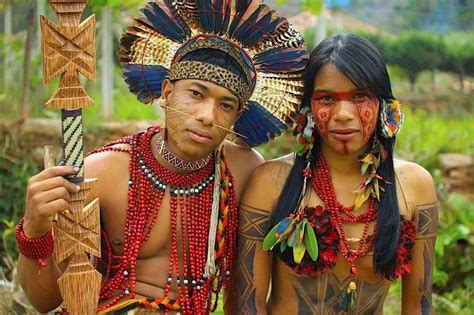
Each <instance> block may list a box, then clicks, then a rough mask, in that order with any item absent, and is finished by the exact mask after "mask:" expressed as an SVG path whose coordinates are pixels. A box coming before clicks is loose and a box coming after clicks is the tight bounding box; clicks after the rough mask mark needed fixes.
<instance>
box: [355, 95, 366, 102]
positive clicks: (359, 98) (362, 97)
mask: <svg viewBox="0 0 474 315" xmlns="http://www.w3.org/2000/svg"><path fill="white" fill-rule="evenodd" d="M368 98H369V96H368V95H366V94H363V93H359V94H355V95H354V96H353V97H352V101H353V102H365V101H366V100H367V99H368Z"/></svg>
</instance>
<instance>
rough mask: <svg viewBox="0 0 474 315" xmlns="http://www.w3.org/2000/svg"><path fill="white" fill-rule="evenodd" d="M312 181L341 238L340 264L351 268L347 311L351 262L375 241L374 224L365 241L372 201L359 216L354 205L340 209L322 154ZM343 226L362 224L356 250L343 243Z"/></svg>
mask: <svg viewBox="0 0 474 315" xmlns="http://www.w3.org/2000/svg"><path fill="white" fill-rule="evenodd" d="M313 178H314V180H313V181H312V187H313V189H314V191H315V192H316V194H317V195H318V196H319V198H321V200H322V201H323V203H324V207H325V208H326V209H327V210H328V211H329V213H330V214H331V220H332V222H333V224H335V226H336V228H337V230H338V232H339V235H340V236H341V237H340V241H339V244H338V248H339V251H340V253H341V254H342V257H343V258H344V260H345V261H347V262H348V263H349V264H350V265H351V267H350V271H349V272H350V282H349V287H348V289H347V295H348V296H347V299H349V300H352V301H349V300H348V301H347V303H348V305H349V306H348V308H350V304H352V303H353V301H354V299H355V290H356V284H355V275H356V273H357V269H356V266H355V262H356V260H357V259H359V258H362V257H365V256H366V255H367V254H368V253H369V251H370V250H371V249H372V246H373V243H374V240H375V237H374V235H375V231H376V229H377V224H375V225H374V228H373V231H372V236H371V237H369V226H370V223H371V222H373V221H375V220H376V219H377V206H376V202H375V199H374V198H370V201H369V202H370V203H369V209H368V210H367V211H366V212H364V213H362V214H359V215H354V214H353V213H351V212H352V210H353V209H354V205H352V206H349V207H344V205H342V204H341V203H340V202H339V201H338V200H337V197H336V192H335V190H334V185H333V182H332V178H331V173H330V171H329V167H328V165H327V163H326V160H325V159H324V157H323V155H322V153H319V155H318V157H317V160H316V166H315V170H314V174H313ZM344 223H350V224H354V223H364V228H363V231H362V235H361V237H360V240H359V246H358V247H357V249H356V250H354V249H352V248H351V247H350V241H349V240H348V239H347V236H346V232H345V230H344V226H343V224H344ZM345 299H346V297H345ZM343 304H344V302H343ZM343 307H344V306H343Z"/></svg>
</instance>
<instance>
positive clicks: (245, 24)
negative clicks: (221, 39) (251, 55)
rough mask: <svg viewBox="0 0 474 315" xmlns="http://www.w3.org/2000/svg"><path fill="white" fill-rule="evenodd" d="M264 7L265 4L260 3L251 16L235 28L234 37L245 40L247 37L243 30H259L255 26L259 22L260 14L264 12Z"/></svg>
mask: <svg viewBox="0 0 474 315" xmlns="http://www.w3.org/2000/svg"><path fill="white" fill-rule="evenodd" d="M264 8H265V6H264V5H263V4H261V5H259V6H258V8H257V9H255V11H253V12H252V14H250V16H249V17H247V18H246V19H245V20H244V21H243V23H241V24H240V25H239V27H238V28H236V29H235V31H234V32H233V33H232V37H234V38H235V39H238V40H245V38H243V36H242V33H243V32H245V31H247V30H248V29H249V28H250V29H251V31H257V30H255V28H254V26H255V24H256V22H257V18H258V16H259V15H260V12H262V10H263V9H264Z"/></svg>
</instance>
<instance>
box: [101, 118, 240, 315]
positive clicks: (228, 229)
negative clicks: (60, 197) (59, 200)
mask: <svg viewBox="0 0 474 315" xmlns="http://www.w3.org/2000/svg"><path fill="white" fill-rule="evenodd" d="M159 131H160V129H159V128H157V127H152V128H150V129H148V131H147V132H145V133H138V134H136V135H135V136H133V137H131V138H130V137H128V138H124V140H123V141H122V142H121V141H117V142H114V143H112V144H117V143H129V144H130V145H131V149H130V151H129V152H130V156H131V158H130V165H129V167H130V179H129V188H128V200H129V201H128V202H129V204H128V210H127V218H126V226H125V231H124V239H125V242H124V250H123V255H112V256H113V258H115V259H116V258H117V257H118V258H119V259H118V261H119V263H116V264H113V263H112V262H111V259H108V261H102V262H101V263H102V264H105V265H106V269H107V272H106V274H110V269H113V270H114V272H115V273H112V276H111V278H109V279H105V281H104V284H103V286H102V288H101V292H100V297H99V298H100V300H106V299H110V298H112V300H111V301H110V302H109V303H108V304H107V305H103V306H101V307H100V308H99V310H104V309H107V308H109V307H110V306H112V305H114V304H116V303H117V302H118V301H120V300H121V299H123V298H130V299H133V298H134V297H135V283H136V264H137V257H138V252H139V250H140V248H141V247H142V246H143V244H144V243H145V242H146V241H147V240H148V239H149V237H150V231H151V229H152V227H153V226H154V224H155V223H156V218H157V215H158V211H159V209H160V206H161V203H162V201H163V197H164V195H165V192H166V190H169V192H170V216H171V253H170V262H169V267H168V279H167V284H166V287H165V297H167V296H168V295H169V293H170V291H171V285H172V283H173V282H175V283H176V284H177V285H178V295H179V297H178V303H179V305H180V308H181V313H182V314H208V313H209V311H210V310H211V308H212V305H211V300H212V294H213V293H216V291H217V294H218V291H219V290H220V288H221V287H222V286H223V285H226V283H227V282H228V280H229V274H230V272H229V271H230V270H231V264H232V262H233V256H234V247H235V242H236V228H237V206H236V198H235V192H234V189H233V180H232V175H231V174H230V171H229V170H228V169H227V167H226V164H225V160H224V157H223V155H221V156H219V157H218V158H219V159H220V161H221V163H220V164H216V163H215V161H216V158H215V157H214V156H213V157H212V158H211V159H210V160H209V163H207V165H205V166H204V167H202V168H201V169H199V170H197V171H195V172H193V173H190V174H187V175H179V174H175V173H173V172H171V171H169V170H167V169H166V168H164V167H163V166H162V165H161V164H160V163H159V162H158V161H157V160H156V159H155V157H154V156H153V153H152V151H151V138H152V137H153V136H154V135H155V134H156V133H158V132H159ZM107 148H108V147H105V149H107ZM111 149H112V148H111ZM102 151H104V149H100V150H98V152H102ZM105 151H106V150H105ZM95 152H96V151H95ZM93 153H94V152H93ZM215 165H220V170H221V187H222V186H224V189H222V188H221V189H222V192H221V194H220V195H221V198H220V202H219V204H220V208H219V224H218V226H219V228H218V230H217V233H216V239H217V241H216V246H215V250H216V265H217V273H216V274H210V275H207V273H206V272H205V268H206V261H207V260H206V258H207V256H208V235H209V229H210V225H211V211H212V206H213V190H214V179H215ZM223 182H224V184H223ZM223 192H224V193H223ZM178 217H179V218H180V221H181V231H182V234H181V235H180V236H178V235H177V234H178V233H177V230H178ZM178 237H181V243H182V251H181V252H182V253H183V254H182V257H181V259H179V257H178ZM109 250H110V249H109ZM110 254H111V253H110ZM116 260H117V259H116ZM180 261H181V262H182V267H180V263H179V262H180ZM215 281H217V283H215ZM216 288H217V289H216ZM117 293H118V294H117ZM216 302H217V301H216Z"/></svg>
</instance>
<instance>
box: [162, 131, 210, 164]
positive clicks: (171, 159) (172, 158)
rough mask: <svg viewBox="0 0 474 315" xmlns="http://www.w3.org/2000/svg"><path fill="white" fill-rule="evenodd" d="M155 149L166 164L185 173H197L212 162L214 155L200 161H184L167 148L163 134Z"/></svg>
mask: <svg viewBox="0 0 474 315" xmlns="http://www.w3.org/2000/svg"><path fill="white" fill-rule="evenodd" d="M155 148H156V150H157V152H158V154H159V155H160V156H161V157H162V158H163V160H165V161H166V163H168V164H170V165H171V166H173V167H175V168H178V169H180V170H183V171H197V170H200V169H201V168H203V167H204V166H206V165H207V164H208V163H209V161H210V160H211V157H212V153H211V154H209V155H208V156H206V157H205V158H203V159H200V160H198V161H194V162H190V161H186V160H183V159H182V158H180V157H179V156H177V155H176V154H174V153H173V152H171V151H170V150H169V149H168V148H167V147H166V143H165V140H164V139H163V136H162V135H161V134H159V135H158V137H157V140H156V142H155Z"/></svg>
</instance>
